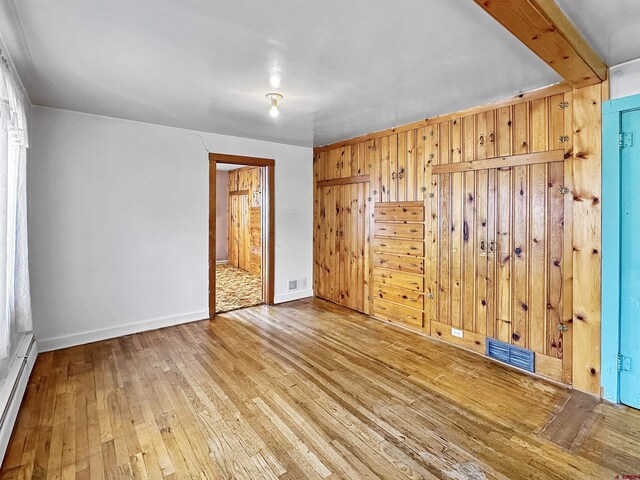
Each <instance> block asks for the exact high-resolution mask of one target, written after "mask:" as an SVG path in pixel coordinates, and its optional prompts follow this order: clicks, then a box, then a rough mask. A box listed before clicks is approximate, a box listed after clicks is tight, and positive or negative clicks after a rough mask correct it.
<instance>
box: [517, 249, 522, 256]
mask: <svg viewBox="0 0 640 480" xmlns="http://www.w3.org/2000/svg"><path fill="white" fill-rule="evenodd" d="M515 252H516V255H518V256H520V255H522V248H521V247H516V249H515Z"/></svg>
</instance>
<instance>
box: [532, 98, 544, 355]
mask: <svg viewBox="0 0 640 480" xmlns="http://www.w3.org/2000/svg"><path fill="white" fill-rule="evenodd" d="M547 103H548V101H547V99H546V98H542V99H540V100H534V101H532V102H531V124H530V126H531V129H530V131H531V152H544V151H546V150H548V148H549V145H548V136H549V131H548V112H547ZM529 179H530V185H529V192H530V204H529V215H528V220H529V245H530V247H529V280H528V283H529V292H528V300H527V304H528V305H529V337H530V338H529V348H530V349H531V350H533V351H535V352H538V353H546V348H545V344H546V327H547V321H546V320H547V318H546V316H547V294H546V293H547V284H546V281H547V231H546V229H547V195H546V193H547V165H531V166H530V167H529Z"/></svg>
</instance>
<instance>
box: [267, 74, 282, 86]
mask: <svg viewBox="0 0 640 480" xmlns="http://www.w3.org/2000/svg"><path fill="white" fill-rule="evenodd" d="M269 81H270V83H271V86H272V87H273V88H279V87H280V77H279V76H278V75H271V78H270V79H269Z"/></svg>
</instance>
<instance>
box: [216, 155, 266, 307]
mask: <svg viewBox="0 0 640 480" xmlns="http://www.w3.org/2000/svg"><path fill="white" fill-rule="evenodd" d="M274 164H275V162H274V161H273V160H272V159H265V158H255V157H241V156H236V155H223V154H216V153H211V154H209V316H210V318H213V317H214V316H215V315H216V314H218V313H224V312H228V311H232V310H237V309H239V308H246V307H250V306H255V305H259V304H261V303H266V304H269V305H272V304H273V257H274V245H273V238H274V215H273V211H274V210H273V206H274V203H273V197H274V189H273V185H274V176H273V174H274Z"/></svg>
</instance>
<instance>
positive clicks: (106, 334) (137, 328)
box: [38, 310, 209, 352]
mask: <svg viewBox="0 0 640 480" xmlns="http://www.w3.org/2000/svg"><path fill="white" fill-rule="evenodd" d="M207 318H209V312H208V311H207V310H203V311H200V312H193V313H184V314H181V315H172V316H169V317H161V318H154V319H151V320H144V321H142V322H135V323H128V324H125V325H118V326H116V327H108V328H101V329H99V330H90V331H87V332H82V333H74V334H72V335H63V336H60V337H53V338H45V339H42V340H38V345H39V347H40V351H41V352H48V351H51V350H59V349H61V348H67V347H75V346H76V345H84V344H86V343H93V342H98V341H100V340H107V339H108V338H116V337H122V336H124V335H131V334H132V333H139V332H146V331H148V330H156V329H157V328H163V327H170V326H172V325H180V324H182V323H189V322H195V321H196V320H205V319H207Z"/></svg>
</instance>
